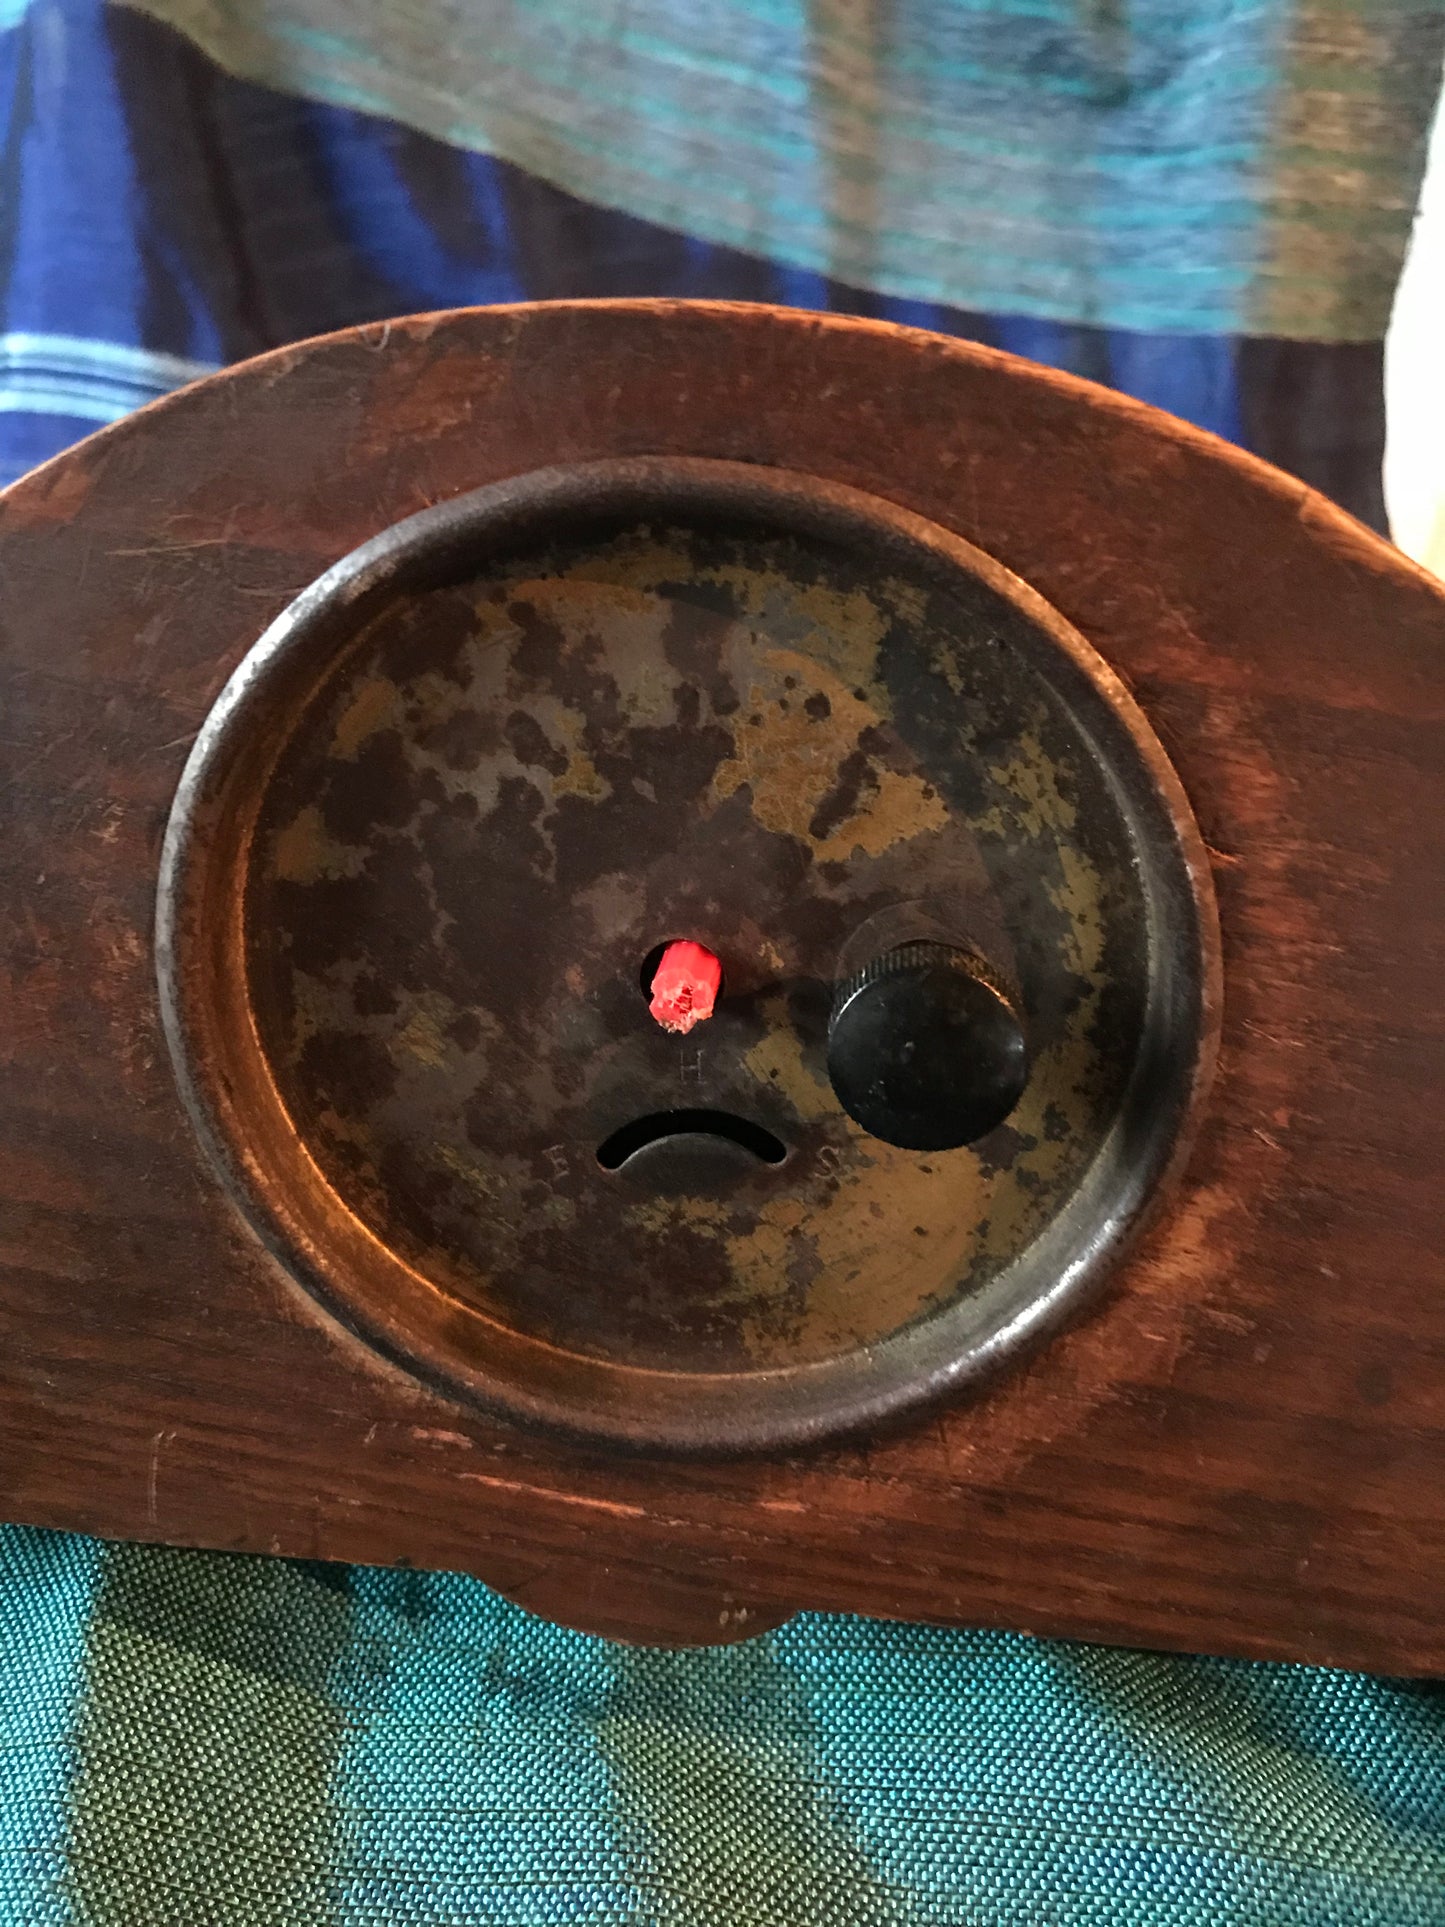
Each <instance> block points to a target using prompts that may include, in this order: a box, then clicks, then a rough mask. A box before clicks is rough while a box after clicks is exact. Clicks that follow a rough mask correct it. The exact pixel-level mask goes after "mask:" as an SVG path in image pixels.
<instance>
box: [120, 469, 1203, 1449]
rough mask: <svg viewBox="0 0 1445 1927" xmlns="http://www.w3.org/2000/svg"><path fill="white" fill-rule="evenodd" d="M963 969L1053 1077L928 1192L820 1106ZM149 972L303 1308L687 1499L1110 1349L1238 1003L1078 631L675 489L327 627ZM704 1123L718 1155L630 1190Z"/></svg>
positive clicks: (928, 566)
mask: <svg viewBox="0 0 1445 1927" xmlns="http://www.w3.org/2000/svg"><path fill="white" fill-rule="evenodd" d="M920 932H927V933H937V934H941V935H944V936H946V937H949V938H951V939H954V940H958V941H965V942H968V943H972V944H975V945H976V946H977V947H978V948H979V949H980V950H982V951H984V952H985V954H987V955H988V956H990V957H991V958H992V959H993V960H994V962H995V963H996V965H997V966H998V967H999V968H1000V969H1001V970H1003V971H1004V972H1005V974H1006V975H1007V976H1008V977H1009V979H1010V981H1011V983H1012V984H1013V985H1015V986H1016V987H1017V992H1018V995H1019V997H1020V998H1021V1001H1022V1006H1023V1008H1024V1010H1025V1012H1026V1015H1027V1021H1028V1027H1029V1037H1030V1048H1031V1062H1032V1069H1031V1075H1030V1080H1029V1085H1028V1088H1027V1090H1026V1092H1025V1094H1024V1098H1023V1100H1022V1102H1021V1104H1020V1105H1019V1107H1018V1109H1017V1110H1016V1112H1015V1113H1014V1114H1013V1116H1012V1117H1011V1118H1010V1119H1009V1121H1008V1123H1007V1124H1005V1125H1004V1126H1003V1127H1001V1128H1000V1129H999V1130H997V1131H995V1132H993V1133H992V1134H991V1135H990V1136H989V1137H988V1138H986V1139H984V1140H982V1141H981V1142H979V1143H978V1144H976V1145H973V1146H970V1147H967V1148H965V1149H961V1150H955V1151H948V1152H943V1153H933V1154H926V1155H920V1154H918V1153H912V1152H907V1151H902V1150H898V1149H896V1148H894V1147H890V1146H888V1145H885V1144H882V1143H880V1142H878V1141H877V1140H875V1139H871V1138H869V1137H867V1136H866V1135H865V1134H864V1133H862V1132H861V1131H860V1130H859V1129H858V1127H857V1126H856V1125H854V1124H853V1123H852V1122H851V1121H850V1120H849V1119H848V1118H847V1117H846V1116H845V1115H844V1113H843V1111H842V1109H841V1107H840V1106H839V1104H838V1103H837V1101H836V1099H835V1098H834V1096H833V1093H832V1090H831V1088H830V1086H829V1084H828V1081H827V1076H826V1072H825V1070H824V1050H825V1043H826V1027H827V1015H828V1003H829V993H830V986H831V984H832V983H833V982H834V981H835V979H836V978H837V977H838V976H839V974H840V973H842V972H843V971H845V970H846V969H847V968H849V967H852V966H854V965H856V962H857V960H858V957H859V954H860V950H866V949H867V948H868V947H869V946H870V945H871V946H873V947H875V948H876V949H880V950H881V949H883V948H885V947H886V945H887V944H888V943H889V942H891V941H893V940H895V939H896V938H898V937H908V936H912V935H917V934H919V933H920ZM680 936H687V937H693V938H696V939H697V940H699V941H701V942H703V943H705V944H707V945H709V946H710V947H711V948H713V949H714V950H715V951H716V952H717V954H718V955H719V956H720V957H721V958H722V959H723V962H724V966H725V970H726V984H725V996H724V998H723V1001H722V1003H721V1004H720V1007H719V1010H718V1013H717V1015H716V1016H715V1017H714V1018H713V1019H712V1020H711V1021H710V1022H709V1023H707V1024H706V1025H704V1026H702V1027H701V1028H699V1029H698V1030H697V1031H695V1032H694V1033H693V1034H692V1035H691V1036H689V1037H687V1038H681V1039H679V1038H676V1037H669V1036H668V1035H666V1034H665V1033H663V1032H662V1031H661V1030H660V1029H659V1028H658V1027H657V1026H656V1025H655V1024H653V1023H652V1021H651V1019H650V1018H649V1016H648V1013H647V1008H646V1003H645V999H644V996H643V993H642V989H641V985H640V981H639V972H640V970H641V968H642V965H643V960H644V959H645V958H646V957H647V956H648V954H649V953H650V952H652V951H654V950H655V947H656V946H657V944H658V943H660V942H662V941H665V940H666V939H669V938H672V937H680ZM158 960H159V972H160V982H161V993H162V1006H163V1012H164V1016H165V1021H166V1026H167V1034H168V1037H169V1040H170V1044H171V1049H172V1052H173V1055H174V1058H175V1062H176V1067H177V1071H178V1075H179V1077H180V1080H181V1084H182V1089H183V1092H184V1094H185V1097H186V1101H187V1104H188V1107H189V1109H190V1112H191V1115H192V1117H193V1120H194V1121H195V1123H196V1126H197V1128H198V1130H199V1132H200V1134H201V1136H202V1139H203V1141H204V1142H205V1144H206V1145H207V1147H208V1150H209V1152H210V1154H211V1157H212V1158H213V1160H214V1162H215V1163H216V1165H217V1167H218V1169H219V1170H220V1172H221V1174H222V1175H223V1177H224V1179H225V1181H226V1183H227V1185H228V1187H229V1188H230V1190H231V1193H232V1195H233V1196H234V1198H235V1199H236V1201H237V1203H238V1204H239V1205H240V1207H241V1209H242V1211H243V1212H244V1213H245V1215H246V1216H247V1218H248V1219H249V1220H250V1222H251V1223H252V1225H253V1226H254V1227H255V1229H256V1230H257V1231H258V1232H259V1233H260V1235H261V1236H262V1237H263V1238H264V1239H265V1241H266V1242H267V1244H268V1245H269V1246H270V1248H271V1249H272V1251H273V1252H274V1253H275V1254H276V1255H277V1257H278V1258H280V1260H281V1261H282V1262H283V1263H284V1264H285V1265H286V1266H287V1267H288V1268H289V1269H290V1270H291V1272H292V1273H293V1274H294V1275H295V1276H296V1277H297V1278H298V1279H299V1280H300V1281H301V1282H302V1283H303V1284H304V1285H305V1286H306V1287H307V1288H308V1289H309V1290H311V1291H312V1292H314V1293H315V1294H316V1295H317V1296H318V1297H319V1298H321V1299H322V1300H323V1301H324V1302H325V1303H326V1304H328V1305H329V1306H330V1307H331V1308H332V1309H333V1310H334V1311H336V1312H337V1313H339V1314H340V1315H341V1316H342V1317H343V1318H344V1319H346V1320H347V1322H349V1323H350V1324H351V1325H352V1326H353V1327H354V1328H355V1329H356V1330H358V1331H359V1332H361V1333H362V1334H363V1335H365V1336H366V1337H367V1338H368V1339H369V1340H370V1341H371V1342H373V1343H375V1344H377V1345H379V1346H381V1347H382V1348H384V1349H385V1350H387V1351H388V1352H389V1353H391V1354H392V1355H393V1356H395V1357H397V1358H399V1359H401V1360H402V1361H404V1362H406V1363H407V1364H409V1365H410V1366H411V1367H412V1368H413V1369H416V1370H420V1371H422V1372H424V1373H426V1374H428V1375H430V1376H432V1377H434V1378H436V1379H439V1380H441V1381H442V1382H444V1383H445V1384H447V1385H448V1386H450V1387H452V1388H453V1389H455V1390H456V1391H458V1392H460V1393H463V1394H468V1395H472V1396H475V1397H477V1398H480V1399H482V1400H484V1401H486V1402H487V1403H489V1404H491V1405H492V1406H494V1407H498V1408H500V1409H502V1410H504V1411H506V1412H509V1413H511V1414H513V1415H515V1416H518V1417H522V1418H526V1419H533V1420H540V1421H543V1422H546V1423H550V1424H553V1425H557V1426H560V1427H563V1428H566V1429H567V1430H570V1431H573V1432H576V1433H582V1434H586V1435H591V1436H594V1437H599V1438H603V1439H608V1440H612V1441H617V1442H625V1443H630V1444H633V1445H638V1446H645V1447H655V1448H673V1449H702V1450H734V1449H739V1448H749V1447H758V1446H768V1445H777V1444H780V1443H790V1442H797V1441H802V1440H806V1439H810V1438H815V1437H819V1436H823V1435H828V1434H832V1433H836V1432H839V1431H843V1430H847V1429H851V1428H855V1427H857V1426H859V1425H862V1424H864V1423H867V1422H869V1421H873V1420H876V1419H878V1418H880V1417H882V1416H883V1415H885V1414H886V1413H889V1412H892V1411H894V1410H897V1409H900V1408H903V1407H906V1406H908V1405H911V1404H914V1403H917V1402H919V1401H922V1400H925V1399H928V1398H933V1397H937V1396H939V1395H941V1394H942V1393H944V1392H946V1391H948V1390H949V1389H950V1388H953V1387H957V1386H959V1385H961V1384H963V1383H965V1382H967V1381H969V1380H970V1379H972V1378H974V1377H975V1376H977V1375H978V1374H979V1373H980V1372H982V1371H983V1370H985V1369H987V1368H988V1367H989V1366H991V1365H992V1364H994V1363H996V1362H997V1361H998V1360H1000V1359H1001V1358H1003V1357H1005V1356H1006V1355H1008V1354H1009V1353H1011V1352H1013V1351H1014V1350H1015V1349H1016V1348H1017V1347H1018V1346H1019V1345H1020V1344H1022V1343H1023V1342H1024V1340H1025V1339H1026V1338H1028V1337H1029V1336H1030V1334H1032V1333H1035V1332H1037V1331H1038V1330H1039V1329H1041V1328H1043V1327H1044V1326H1046V1325H1047V1324H1049V1323H1050V1322H1051V1321H1053V1320H1056V1319H1057V1318H1058V1317H1060V1316H1061V1315H1062V1314H1063V1313H1064V1312H1065V1311H1066V1309H1068V1308H1069V1307H1071V1306H1073V1305H1075V1304H1076V1303H1078V1302H1080V1301H1081V1300H1082V1299H1083V1298H1084V1297H1085V1296H1086V1295H1087V1293H1088V1292H1089V1291H1091V1290H1092V1289H1093V1288H1094V1286H1095V1285H1096V1284H1097V1282H1098V1281H1099V1279H1100V1278H1101V1277H1102V1276H1103V1274H1104V1272H1105V1271H1106V1269H1107V1267H1108V1266H1109V1265H1110V1263H1111V1262H1112V1261H1113V1260H1114V1259H1115V1258H1116V1257H1117V1255H1118V1254H1119V1252H1120V1250H1121V1249H1122V1247H1123V1245H1124V1243H1125V1241H1126V1240H1127V1238H1128V1237H1129V1236H1130V1234H1131V1232H1132V1231H1133V1229H1134V1228H1135V1226H1136V1225H1137V1223H1138V1221H1139V1219H1140V1216H1141V1213H1142V1212H1143V1210H1144V1208H1145V1206H1146V1205H1147V1203H1148V1202H1149V1200H1150V1199H1151V1198H1152V1197H1153V1196H1154V1195H1156V1193H1157V1192H1158V1190H1159V1188H1160V1186H1161V1184H1162V1182H1163V1181H1164V1179H1165V1178H1166V1176H1167V1174H1168V1173H1169V1172H1170V1170H1171V1169H1172V1168H1173V1167H1174V1166H1175V1165H1176V1163H1177V1161H1178V1159H1179V1157H1180V1155H1181V1153H1182V1150H1183V1148H1184V1146H1185V1145H1186V1144H1187V1141H1188V1138H1189V1135H1190V1132H1191V1128H1192V1124H1193V1120H1194V1118H1195V1117H1196V1115H1197V1112H1198V1108H1199V1105H1200V1103H1201V1101H1202V1098H1203V1095H1204V1092H1205V1089H1206V1086H1207V1082H1208V1076H1209V1071H1210V1067H1211V1053H1212V1040H1213V1035H1214V1028H1215V1024H1216V1021H1217V1001H1218V959H1217V933H1216V929H1215V924H1214V912H1213V904H1212V899H1211V896H1210V891H1209V885H1208V881H1207V866H1206V864H1205V863H1204V860H1203V851H1202V846H1201V844H1200V841H1199V837H1198V833H1197V831H1196V829H1195V827H1194V824H1193V820H1192V817H1191V815H1190V813H1189V810H1188V806H1187V804H1186V802H1185V800H1184V797H1183V795H1182V793H1181V791H1180V788H1179V785H1178V783H1177V781H1176V779H1175V777H1174V775H1173V772H1172V771H1171V769H1170V768H1169V765H1168V763H1167V761H1166V759H1165V757H1164V755H1163V752H1162V751H1161V749H1160V747H1159V745H1158V743H1157V741H1156V740H1155V738H1154V736H1153V734H1152V732H1151V731H1150V729H1149V728H1148V725H1147V723H1146V722H1145V721H1144V719H1143V717H1142V716H1141V714H1140V713H1139V711H1138V710H1137V708H1136V707H1135V706H1134V704H1133V703H1132V702H1131V700H1130V699H1129V697H1128V695H1127V694H1126V693H1125V691H1124V690H1123V689H1122V687H1121V686H1120V685H1119V684H1118V682H1117V681H1116V680H1115V679H1114V678H1113V677H1112V675H1111V674H1110V672H1109V671H1108V669H1107V668H1106V667H1105V665H1104V664H1103V663H1102V662H1101V661H1100V660H1099V658H1098V657H1097V656H1096V655H1095V654H1094V653H1093V652H1092V650H1091V649H1090V648H1089V647H1088V645H1087V644H1086V643H1085V642H1084V641H1083V639H1082V638H1081V637H1080V636H1079V635H1078V634H1077V633H1076V632H1075V631H1073V630H1072V629H1071V628H1070V627H1069V625H1068V624H1067V623H1066V622H1064V621H1063V619H1062V618H1061V617H1060V616H1059V615H1058V614H1057V612H1056V611H1054V610H1053V609H1052V608H1051V607H1050V606H1049V605H1047V604H1046V603H1045V602H1043V601H1042V599H1041V598H1040V597H1038V596H1037V595H1035V594H1034V593H1033V592H1032V591H1031V590H1029V589H1028V588H1027V587H1026V586H1025V585H1024V584H1022V583H1021V582H1019V581H1018V580H1017V579H1016V578H1014V577H1012V576H1010V575H1009V574H1008V573H1007V571H1005V570H1004V569H1002V568H1001V567H999V566H998V565H997V564H996V563H994V562H993V561H991V560H990V559H989V558H988V557H986V556H984V555H983V554H981V553H980V552H978V551H977V550H975V549H973V548H971V547H970V546H969V545H968V544H967V543H965V542H963V541H961V540H959V539H958V538H957V537H955V536H953V535H951V534H948V533H946V532H945V531H943V530H942V529H940V528H938V527H937V526H935V525H933V524H931V523H927V522H924V521H922V520H920V519H919V518H918V517H916V516H913V515H911V514H908V513H906V512H905V511H903V510H900V509H898V508H896V507H894V506H893V505H891V504H889V503H886V502H883V501H880V500H878V499H877V498H875V497H871V496H867V495H863V494H860V493H858V492H856V491H853V490H849V489H845V488H842V487H838V486H835V485H831V484H825V483H822V482H820V481H817V480H815V479H813V478H811V477H805V476H800V475H796V474H791V473H787V472H784V471H780V470H768V469H759V468H752V467H745V466H742V465H739V464H733V463H727V462H716V461H704V460H686V459H680V458H669V459H661V458H659V459H643V458H634V459H628V460H621V461H607V462H594V463H587V464H582V465H578V466H576V467H570V468H559V469H551V470H545V471H541V472H538V473H534V474H531V475H527V476H523V477H520V478H518V479H517V480H514V481H509V482H504V483H500V484H497V485H494V486H491V487H488V488H484V489H481V490H479V491H477V492H476V493H474V494H472V495H468V496H463V497H461V498H458V499H456V500H453V501H450V502H447V503H445V504H443V505H441V506H440V507H437V508H434V509H429V510H427V511H425V512H424V513H422V514H420V515H418V516H415V517H413V518H412V519H410V520H409V521H406V522H403V523H400V524H398V525H397V526H396V527H394V528H392V529H389V530H387V531H385V532H384V533H382V534H380V535H378V536H377V537H376V539H375V540H373V541H371V542H369V543H367V544H366V545H365V546H364V547H362V548H360V549H358V550H356V551H355V552H354V553H353V554H352V555H350V556H349V557H347V558H345V559H344V560H343V561H341V562H340V563H338V564H337V565H336V566H335V567H334V568H332V569H330V570H329V571H328V572H327V573H326V574H325V575H324V576H323V577H321V579H320V580H319V581H318V582H317V583H316V584H315V585H314V586H313V587H312V588H310V589H308V590H307V591H306V592H305V593H303V594H302V595H301V596H300V597H298V599H297V600H296V601H295V602H294V603H293V604H292V606H291V607H290V608H289V609H288V610H287V611H286V612H285V613H284V614H283V615H282V616H281V617H280V618H279V619H278V621H277V622H275V623H274V624H273V625H272V627H271V628H270V629H269V630H268V631H267V632H266V634H265V635H264V636H263V637H262V638H261V639H260V640H259V642H258V643H257V644H256V646H255V648H254V649H253V650H252V652H251V653H250V655H249V656H248V657H247V658H246V659H245V661H244V662H243V663H242V665H241V666H240V668H239V669H238V670H237V672H236V674H235V676H234V677H233V678H232V680H231V682H230V684H229V685H228V686H227V688H226V690H225V691H224V692H223V694H222V696H221V698H220V699H219V701H218V702H217V704H216V707H215V709H214V711H213V712H212V715H211V717H210V719H209V721H208V723H207V725H206V727H205V729H204V730H203V732H202V734H201V736H200V738H199V739H198V741H197V743H196V746H195V749H194V752H193V754H192V757H191V759H190V762H189V765H188V767H187V770H186V772H185V775H184V778H183V780H182V783H181V786H180V789H179V792H178V794H177V798H176V802H175V807H174V811H173V814H172V818H171V822H170V827H169V831H168V835H167V840H166V845H165V851H164V856H163V863H162V874H161V884H160V906H159V920H158ZM669 1113H682V1114H696V1121H697V1122H698V1123H699V1124H700V1125H701V1126H703V1127H709V1126H717V1127H718V1128H717V1129H710V1128H701V1129H699V1130H697V1131H694V1132H690V1133H687V1134H686V1135H684V1136H681V1137H679V1136H677V1135H675V1134H674V1135H673V1136H672V1137H670V1138H667V1139H658V1141H657V1142H654V1143H652V1144H651V1145H646V1144H644V1148H642V1149H640V1150H637V1151H636V1152H635V1153H634V1154H633V1155H631V1156H622V1157H619V1156H618V1155H616V1154H615V1153H614V1154H612V1155H610V1156H609V1155H608V1147H609V1146H620V1147H622V1149H623V1150H625V1149H626V1146H627V1145H628V1143H629V1142H633V1141H636V1142H643V1140H645V1139H646V1138H647V1135H648V1132H647V1120H648V1119H655V1118H656V1117H657V1116H658V1115H659V1114H669ZM678 1121H679V1120H678V1119H676V1118H674V1119H673V1122H674V1123H676V1122H678ZM683 1121H685V1120H683ZM629 1130H632V1131H633V1132H634V1137H633V1138H632V1139H629V1137H628V1132H629ZM719 1131H721V1133H722V1134H721V1135H720V1134H719ZM759 1146H762V1147H763V1149H764V1151H765V1152H766V1155H760V1154H759V1149H758V1147H759ZM599 1153H601V1154H602V1155H599Z"/></svg>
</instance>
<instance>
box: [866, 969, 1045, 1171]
mask: <svg viewBox="0 0 1445 1927" xmlns="http://www.w3.org/2000/svg"><path fill="white" fill-rule="evenodd" d="M1028 1074H1029V1066H1028V1047H1027V1044H1026V1041H1025V1038H1024V1031H1023V1025H1022V1023H1021V1022H1020V1021H1019V1017H1018V1013H1017V1012H1016V1011H1015V1009H1014V1007H1013V1004H1012V1003H1011V1002H1010V1000H1009V997H1008V995H1007V993H1006V992H1005V990H1004V989H1003V986H1002V985H1001V984H1000V983H999V982H998V980H997V978H996V977H995V975H994V973H993V972H992V971H991V970H990V969H989V966H988V964H987V963H986V962H985V961H984V959H983V958H982V957H980V956H978V955H977V954H976V953H975V952H974V951H971V950H965V949H961V948H958V947H957V946H955V945H953V944H947V943H935V942H932V941H926V942H918V943H905V944H900V945H899V946H898V948H897V949H896V950H889V951H886V952H885V953H884V954H883V955H882V956H881V957H876V958H875V959H874V960H873V962H872V963H870V964H869V965H868V966H867V968H866V969H864V970H860V971H859V972H858V974H857V975H856V976H854V977H850V978H848V979H847V980H846V981H845V982H844V983H842V984H840V985H839V986H838V990H837V994H836V996H835V998H834V1001H833V1014H832V1017H831V1019H830V1020H829V1024H828V1075H829V1077H830V1078H831V1079H832V1080H833V1089H834V1091H835V1092H836V1093H837V1097H838V1102H839V1103H840V1104H841V1105H842V1106H843V1109H844V1110H845V1111H846V1112H847V1113H848V1115H849V1117H851V1118H853V1119H854V1120H855V1121H856V1122H857V1123H859V1124H861V1125H862V1126H863V1129H864V1130H865V1131H867V1132H869V1133H870V1134H871V1135H872V1136H873V1137H877V1138H882V1140H883V1141H884V1143H885V1144H897V1145H900V1146H902V1148H903V1149H904V1150H908V1151H950V1150H952V1149H954V1147H955V1146H957V1145H960V1144H972V1143H973V1142H974V1140H975V1139H976V1138H981V1137H983V1136H985V1134H986V1133H987V1132H989V1131H991V1130H993V1128H994V1127H995V1125H998V1124H1002V1123H1003V1121H1004V1119H1005V1118H1006V1117H1007V1116H1008V1114H1009V1112H1010V1111H1011V1110H1012V1109H1013V1107H1014V1106H1015V1104H1017V1103H1018V1101H1019V1098H1020V1097H1021V1096H1022V1095H1023V1089H1024V1085H1025V1084H1026V1083H1027V1082H1028Z"/></svg>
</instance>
